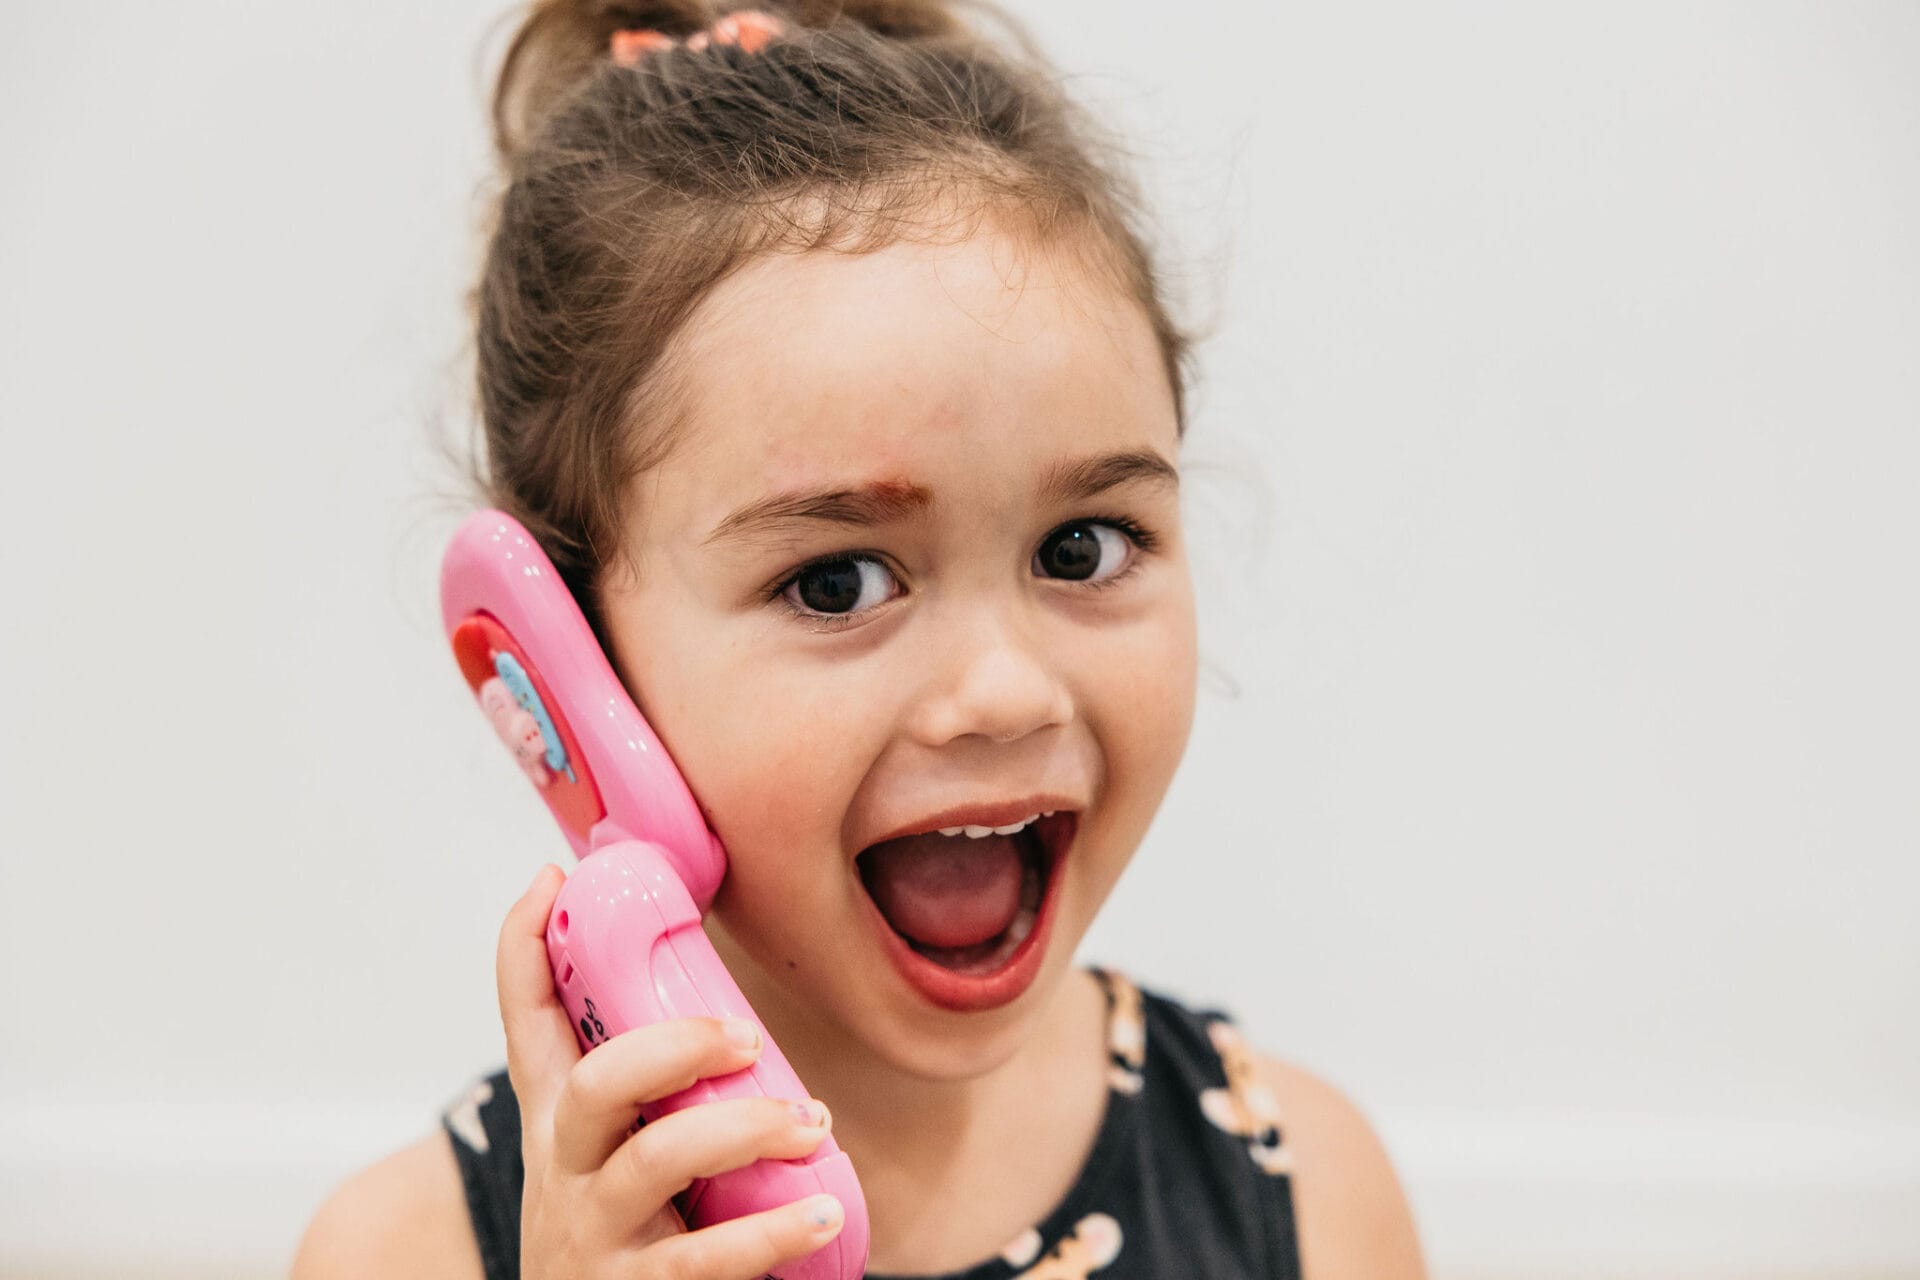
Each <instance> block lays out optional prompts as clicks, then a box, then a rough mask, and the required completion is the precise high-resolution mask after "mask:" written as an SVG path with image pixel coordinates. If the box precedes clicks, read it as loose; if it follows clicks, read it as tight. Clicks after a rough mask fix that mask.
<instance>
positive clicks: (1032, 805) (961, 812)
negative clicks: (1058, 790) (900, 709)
mask: <svg viewBox="0 0 1920 1280" xmlns="http://www.w3.org/2000/svg"><path fill="white" fill-rule="evenodd" d="M1079 808H1080V802H1079V801H1077V800H1071V799H1068V798H1067V797H1066V796H1059V795H1037V796H1025V797H1022V798H1021V799H1018V800H989V801H976V802H974V803H971V804H957V805H954V806H953V807H952V808H950V809H942V810H941V811H940V812H938V813H933V814H928V815H927V816H926V817H924V818H915V819H914V820H913V821H912V822H909V823H908V824H907V825H905V826H903V827H900V828H898V829H897V830H894V831H890V832H888V833H887V834H885V835H883V836H879V837H876V838H875V839H873V840H872V841H870V842H868V844H867V845H865V846H862V847H864V848H871V847H872V846H873V845H876V844H884V843H886V842H887V841H888V840H898V839H900V838H901V837H903V836H918V835H925V834H926V833H927V832H929V831H938V830H940V829H941V828H942V827H1006V826H1011V825H1013V824H1014V823H1016V822H1018V821H1020V819H1022V818H1025V817H1027V816H1029V815H1031V814H1036V813H1058V812H1060V811H1061V810H1063V809H1072V810H1078V809H1079Z"/></svg>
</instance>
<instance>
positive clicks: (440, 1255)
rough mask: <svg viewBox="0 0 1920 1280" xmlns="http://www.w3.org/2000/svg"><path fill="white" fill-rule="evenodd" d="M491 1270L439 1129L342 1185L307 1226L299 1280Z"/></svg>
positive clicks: (422, 1278) (296, 1268) (438, 1278)
mask: <svg viewBox="0 0 1920 1280" xmlns="http://www.w3.org/2000/svg"><path fill="white" fill-rule="evenodd" d="M484 1274H485V1272H484V1271H483V1269H482V1267H481V1265H480V1246H479V1244H478V1243H477V1242H476V1241H475V1240H474V1237H473V1227H472V1225H471V1223H470V1222H469V1221H468V1218H467V1201H466V1192H465V1191H464V1190H463V1189H462V1187H461V1184H460V1167H459V1165H457V1164H456V1163H455V1162H454V1156H453V1146H452V1142H451V1140H450V1139H449V1138H448V1137H447V1135H446V1133H445V1132H444V1131H436V1132H435V1133H433V1134H430V1135H429V1136H427V1137H424V1138H422V1139H420V1141H418V1142H415V1143H413V1144H412V1145H410V1146H406V1147H403V1148H401V1149H400V1150H398V1151H396V1152H394V1153H393V1154H392V1155H390V1156H388V1157H386V1158H385V1159H384V1160H381V1161H379V1162H378V1163H376V1164H373V1165H370V1166H368V1167H367V1168H365V1169H362V1170H361V1171H360V1172H358V1173H356V1174H354V1175H353V1176H352V1177H350V1178H348V1179H347V1180H346V1181H345V1182H343V1183H341V1184H340V1185H339V1186H338V1187H336V1188H334V1191H333V1194H332V1195H330V1196H328V1197H327V1199H326V1201H325V1202H324V1203H323V1204H322V1205H321V1206H320V1209H319V1212H317V1213H315V1214H314V1216H313V1221H312V1222H311V1223H309V1224H308V1226H307V1233H306V1235H305V1236H304V1237H303V1238H302V1239H301V1241H300V1249H299V1252H298V1253H296V1254H295V1255H294V1259H293V1273H292V1278H291V1280H335V1278H336V1277H339V1278H341V1280H344V1278H345V1277H349V1276H351V1277H356V1278H369V1277H370V1278H372V1280H379V1278H380V1277H383V1276H395V1277H400V1276H405V1277H408V1278H409V1280H481V1278H482V1277H483V1276H484Z"/></svg>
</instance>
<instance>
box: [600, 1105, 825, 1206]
mask: <svg viewBox="0 0 1920 1280" xmlns="http://www.w3.org/2000/svg"><path fill="white" fill-rule="evenodd" d="M832 1123H833V1121H832V1117H831V1116H829V1115H828V1113H827V1108H826V1106H825V1105H824V1104H822V1103H820V1102H819V1101H817V1100H815V1099H811V1098H802V1099H799V1100H782V1099H777V1098H726V1099H723V1100H721V1101H719V1102H709V1103H705V1104H703V1105H701V1106H697V1107H688V1108H687V1109H686V1110H684V1111H674V1112H670V1113H668V1114H667V1115H664V1116H661V1117H660V1118H659V1119H658V1120H655V1121H653V1122H652V1123H651V1124H649V1125H647V1126H646V1128H644V1129H642V1130H640V1131H639V1132H638V1133H636V1134H633V1135H632V1136H631V1137H629V1138H628V1139H627V1140H626V1141H625V1142H623V1143H621V1144H620V1146H619V1149H618V1150H616V1151H615V1152H614V1153H613V1154H612V1155H611V1156H610V1157H608V1159H607V1162H606V1164H605V1165H603V1166H602V1167H601V1170H600V1172H599V1173H598V1174H597V1175H596V1176H595V1178H594V1188H593V1194H594V1195H595V1196H596V1197H597V1198H598V1199H599V1200H600V1202H601V1203H602V1204H603V1205H604V1206H605V1207H606V1211H607V1212H609V1213H618V1212H620V1211H621V1210H622V1209H625V1210H627V1211H628V1212H631V1211H632V1207H633V1206H635V1205H656V1204H660V1203H661V1202H663V1201H665V1200H666V1199H668V1198H669V1197H671V1196H674V1195H678V1194H679V1193H680V1192H682V1191H684V1190H686V1188H687V1184H689V1183H691V1182H692V1181H693V1180H694V1179H696V1178H712V1177H715V1176H717V1175H719V1174H722V1173H725V1172H727V1171H728V1170H729V1169H738V1168H741V1167H743V1166H745V1165H749V1164H752V1163H753V1162H754V1161H756V1160H761V1159H767V1160H798V1159H800V1158H802V1157H803V1156H808V1155H811V1154H812V1153H813V1151H814V1148H816V1147H818V1146H819V1145H820V1143H821V1141H822V1140H823V1139H825V1138H826V1136H827V1132H828V1130H829V1129H830V1128H831V1127H832Z"/></svg>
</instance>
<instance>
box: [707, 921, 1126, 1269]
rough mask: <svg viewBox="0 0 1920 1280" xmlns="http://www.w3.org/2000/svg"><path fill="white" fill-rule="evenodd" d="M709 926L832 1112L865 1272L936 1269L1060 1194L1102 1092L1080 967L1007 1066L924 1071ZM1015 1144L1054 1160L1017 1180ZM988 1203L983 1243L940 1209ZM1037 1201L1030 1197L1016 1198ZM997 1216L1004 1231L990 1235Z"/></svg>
mask: <svg viewBox="0 0 1920 1280" xmlns="http://www.w3.org/2000/svg"><path fill="white" fill-rule="evenodd" d="M707 931H708V934H709V935H710V936H711V937H712V939H713V943H714V947H715V950H716V951H718V952H719V954H720V958H721V961H722V962H723V963H724V964H725V965H726V967H727V970H728V972H729V973H731V974H732V975H733V977H734V980H735V981H736V982H737V983H738V984H739V985H740V989H741V992H742V994H744V995H745V996H746V997H747V999H748V1001H749V1002H750V1003H751V1004H752V1005H753V1008H754V1011H755V1012H756V1013H758V1014H759V1015H760V1018H761V1021H762V1022H764V1023H765V1024H766V1027H767V1031H768V1033H769V1034H770V1035H771V1036H772V1037H773V1040H774V1042H775V1043H776V1044H778V1045H779V1046H780V1050H781V1052H782V1053H784V1054H785V1055H786V1057H787V1060H788V1062H789V1063H791V1064H792V1066H793V1069H794V1072H795V1074H797V1075H798V1076H799V1077H800V1079H801V1080H802V1081H803V1082H804V1083H805V1085H806V1087H807V1088H808V1089H810V1090H811V1091H812V1092H813V1094H814V1096H816V1097H818V1098H820V1099H821V1100H822V1101H824V1102H826V1104H827V1105H828V1107H829V1108H830V1109H831V1110H832V1113H833V1137H834V1141H835V1142H837V1143H838V1144H839V1146H840V1149H841V1150H842V1151H845V1152H846V1153H847V1155H848V1156H849V1157H850V1158H851V1159H852V1161H853V1165H854V1168H855V1169H856V1170H858V1172H859V1176H860V1185H861V1190H862V1192H863V1194H864V1195H865V1197H866V1201H867V1212H868V1216H869V1219H870V1220H871V1223H872V1229H873V1239H872V1256H871V1259H870V1266H872V1267H874V1268H875V1269H877V1270H879V1271H883V1272H884V1271H894V1270H907V1271H927V1270H932V1271H941V1270H950V1269H953V1268H954V1267H957V1266H959V1265H963V1264H965V1263H969V1262H972V1261H977V1260H978V1259H979V1257H981V1256H985V1254H987V1253H990V1252H991V1251H992V1250H993V1249H996V1248H998V1247H999V1246H1000V1245H1001V1244H1003V1243H1004V1242H1005V1241H1006V1240H1007V1239H1010V1238H1012V1236H1013V1234H1014V1233H1015V1231H1016V1230H1017V1229H1018V1228H1019V1227H1020V1226H1022V1225H1026V1224H1029V1223H1031V1222H1032V1221H1034V1220H1035V1219H1036V1218H1037V1217H1038V1215H1039V1213H1040V1212H1042V1211H1044V1210H1045V1209H1046V1208H1047V1207H1048V1206H1049V1205H1050V1204H1051V1202H1052V1201H1051V1200H1049V1199H1047V1197H1049V1196H1055V1197H1057V1195H1058V1194H1061V1193H1064V1191H1065V1188H1066V1186H1067V1185H1068V1184H1070V1182H1071V1179H1072V1176H1073V1175H1074V1173H1075V1172H1077V1170H1078V1168H1079V1164H1080V1159H1081V1157H1083V1156H1084V1154H1085V1151H1086V1150H1087V1148H1088V1147H1089V1146H1090V1145H1091V1142H1092V1137H1093V1133H1094V1131H1095V1130H1096V1129H1097V1127H1098V1123H1099V1118H1100V1113H1101V1107H1102V1105H1103V1103H1104V1099H1105V1093H1106V1087H1105V1074H1104V1070H1103V1069H1102V1068H1103V1063H1104V1054H1105V1049H1104V1044H1105V1036H1104V1033H1103V1029H1104V1026H1105V1019H1106V1000H1105V996H1104V994H1103V993H1101V992H1100V990H1099V988H1098V985H1097V984H1096V983H1095V982H1094V981H1093V979H1092V977H1091V976H1090V975H1088V974H1085V973H1082V972H1079V971H1070V972H1069V973H1068V974H1067V975H1066V977H1065V979H1064V980H1062V981H1060V982H1059V983H1057V984H1056V987H1055V990H1054V992H1053V993H1052V996H1051V1007H1050V1008H1049V1009H1048V1010H1047V1011H1046V1013H1044V1014H1043V1015H1042V1016H1041V1017H1040V1018H1039V1019H1038V1020H1037V1023H1036V1025H1037V1026H1038V1027H1039V1030H1038V1032H1037V1033H1036V1034H1034V1035H1033V1036H1032V1037H1031V1038H1029V1039H1028V1040H1027V1041H1026V1042H1024V1043H1022V1044H1021V1045H1020V1046H1019V1047H1018V1048H1017V1049H1016V1050H1015V1051H1014V1052H1013V1054H1012V1055H1011V1056H1009V1057H1008V1058H1007V1059H1006V1060H1005V1061H1004V1062H1001V1063H1000V1064H998V1065H996V1066H994V1067H992V1068H991V1069H989V1070H987V1071H985V1072H982V1073H981V1074H979V1075H975V1076H968V1077H964V1078H959V1079H935V1078H929V1077H927V1076H925V1075H921V1074H918V1073H915V1072H912V1071H908V1070H905V1069H903V1068H901V1067H900V1066H898V1065H896V1064H895V1063H892V1062H890V1061H888V1060H886V1059H885V1058H883V1057H881V1056H880V1055H879V1054H877V1053H875V1052H874V1051H873V1050H872V1049H871V1048H870V1047H868V1046H867V1045H865V1044H864V1043H862V1042H861V1041H859V1040H858V1039H856V1038H855V1037H853V1036H850V1035H849V1034H847V1032H846V1030H845V1029H844V1028H843V1027H840V1026H839V1025H838V1024H836V1023H833V1022H831V1021H830V1020H828V1019H826V1018H825V1017H822V1016H821V1015H820V1014H819V1013H818V1012H817V1011H814V1010H811V1009H807V1008H803V1007H798V1006H797V1005H796V1002H794V1001H792V1000H791V999H789V998H788V997H787V996H786V995H785V994H784V993H783V992H782V991H781V990H780V988H779V987H778V986H777V985H775V984H774V983H773V982H772V981H771V980H770V979H769V978H768V976H767V974H766V973H765V972H764V971H763V970H762V969H761V968H760V967H759V966H758V965H757V964H755V963H754V961H753V960H752V958H751V957H750V956H748V955H746V953H745V952H743V951H742V950H741V948H740V947H739V945H738V944H737V943H736V942H734V941H733V939H732V938H731V937H730V936H729V935H728V934H727V932H726V930H725V928H724V927H722V926H721V925H719V923H718V922H717V921H716V920H714V919H713V918H712V917H709V918H708V920H707ZM1089 1086H1096V1087H1092V1088H1089ZM1014 1150H1022V1151H1027V1152H1029V1153H1037V1152H1048V1153H1058V1154H1059V1155H1060V1156H1061V1157H1062V1159H1061V1160H1060V1161H1058V1162H1056V1163H1058V1165H1059V1167H1057V1168H1043V1169H1038V1170H1036V1171H1035V1172H1036V1174H1037V1176H1038V1181H1039V1185H1037V1186H1032V1187H1027V1186H1016V1185H1014V1183H1013V1182H1010V1181H1009V1179H1008V1170H1007V1167H1006V1154H1007V1152H1009V1151H1014ZM1037 1162H1038V1163H1040V1164H1042V1165H1044V1164H1046V1163H1047V1161H1046V1160H1045V1159H1044V1158H1040V1159H1039V1160H1038V1161H1037ZM1015 1181H1017V1180H1015ZM996 1197H999V1198H1003V1199H1004V1200H1005V1201H1006V1203H1005V1204H1003V1205H1001V1206H998V1207H999V1209H1000V1213H999V1214H998V1215H995V1214H994V1213H993V1212H991V1211H989V1212H987V1213H985V1214H983V1220H982V1227H981V1230H982V1232H983V1235H982V1239H983V1240H984V1244H982V1243H981V1242H979V1241H974V1240H970V1239H962V1238H957V1237H956V1236H955V1234H954V1232H953V1230H952V1229H951V1225H950V1224H951V1222H952V1219H953V1217H954V1215H952V1213H951V1212H950V1210H951V1206H952V1205H954V1204H957V1203H972V1204H976V1205H981V1207H982V1208H983V1209H987V1208H988V1204H989V1203H991V1202H992V1201H993V1200H994V1199H995V1198H996ZM1034 1199H1038V1200H1039V1201H1040V1202H1039V1203H1037V1204H1032V1203H1027V1201H1030V1200H1034ZM983 1202H985V1203H983ZM995 1216H1004V1217H1006V1218H1007V1219H1008V1220H1009V1221H1011V1222H1012V1224H1013V1225H1012V1226H1010V1227H1007V1228H1006V1229H1005V1231H1004V1234H995V1233H996V1232H998V1231H1000V1230H1001V1228H1000V1226H999V1225H998V1224H997V1223H994V1221H993V1220H994V1218H995ZM989 1224H993V1225H989ZM949 1251H951V1254H952V1255H957V1256H951V1255H950V1254H949Z"/></svg>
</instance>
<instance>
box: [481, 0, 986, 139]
mask: <svg viewBox="0 0 1920 1280" xmlns="http://www.w3.org/2000/svg"><path fill="white" fill-rule="evenodd" d="M779 10H780V14H781V16H782V17H784V18H786V19H787V21H789V22H791V23H793V24H794V25H795V26H800V27H812V28H817V29H827V28H832V27H835V26H840V25H845V24H852V25H856V26H860V27H864V28H866V29H867V30H868V31H871V32H873V33H874V34H875V35H880V36H885V37H888V38H890V39H895V40H923V39H927V38H930V37H937V36H952V35H956V34H958V33H959V32H960V31H961V30H962V27H961V23H960V20H959V19H958V18H957V17H956V16H955V15H954V12H953V6H952V5H951V4H947V3H943V0H800V2H799V3H793V4H785V5H781V6H779ZM720 12H721V8H720V7H719V6H716V5H713V4H708V3H702V0H538V2H537V3H535V4H534V6H533V8H532V9H531V11H530V12H529V13H528V15H527V18H526V20H525V21H524V22H523V23H521V25H520V30H519V31H518V32H517V33H516V34H515V36H514V39H513V43H512V44H511V45H509V46H508V48H507V53H506V58H505V60H504V61H503V62H502V64H501V67H500V74H499V76H498V79H497V82H496V85H495V88H494V94H493V141H494V148H495V150H496V151H497V152H498V153H499V155H500V157H501V159H502V160H505V161H508V162H511V160H512V157H513V155H514V153H515V152H516V151H517V150H518V149H519V148H520V146H521V145H522V144H523V142H524V140H525V139H526V137H527V135H528V134H530V133H531V132H533V131H534V130H536V129H537V128H538V127H539V123H540V121H542V120H543V119H545V118H546V117H547V116H548V115H550V114H551V113H552V111H553V109H554V107H555V105H556V104H557V103H558V102H559V101H560V100H561V99H562V98H564V97H565V96H566V94H567V92H568V91H569V90H571V89H573V88H576V87H577V86H578V85H579V84H580V83H581V82H582V81H584V80H586V79H587V78H588V77H589V76H590V75H591V74H592V73H593V72H594V71H595V70H597V69H598V68H599V67H600V65H601V64H603V63H604V62H606V60H607V46H608V42H609V41H611V40H612V38H613V33H614V32H616V31H626V30H654V31H659V32H661V33H663V34H665V35H669V36H674V37H676V38H684V37H686V36H689V35H692V34H693V33H694V32H696V31H700V30H703V29H704V28H706V27H707V26H708V25H709V24H711V23H712V22H713V20H714V19H715V18H716V17H717V16H719V14H720Z"/></svg>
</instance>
